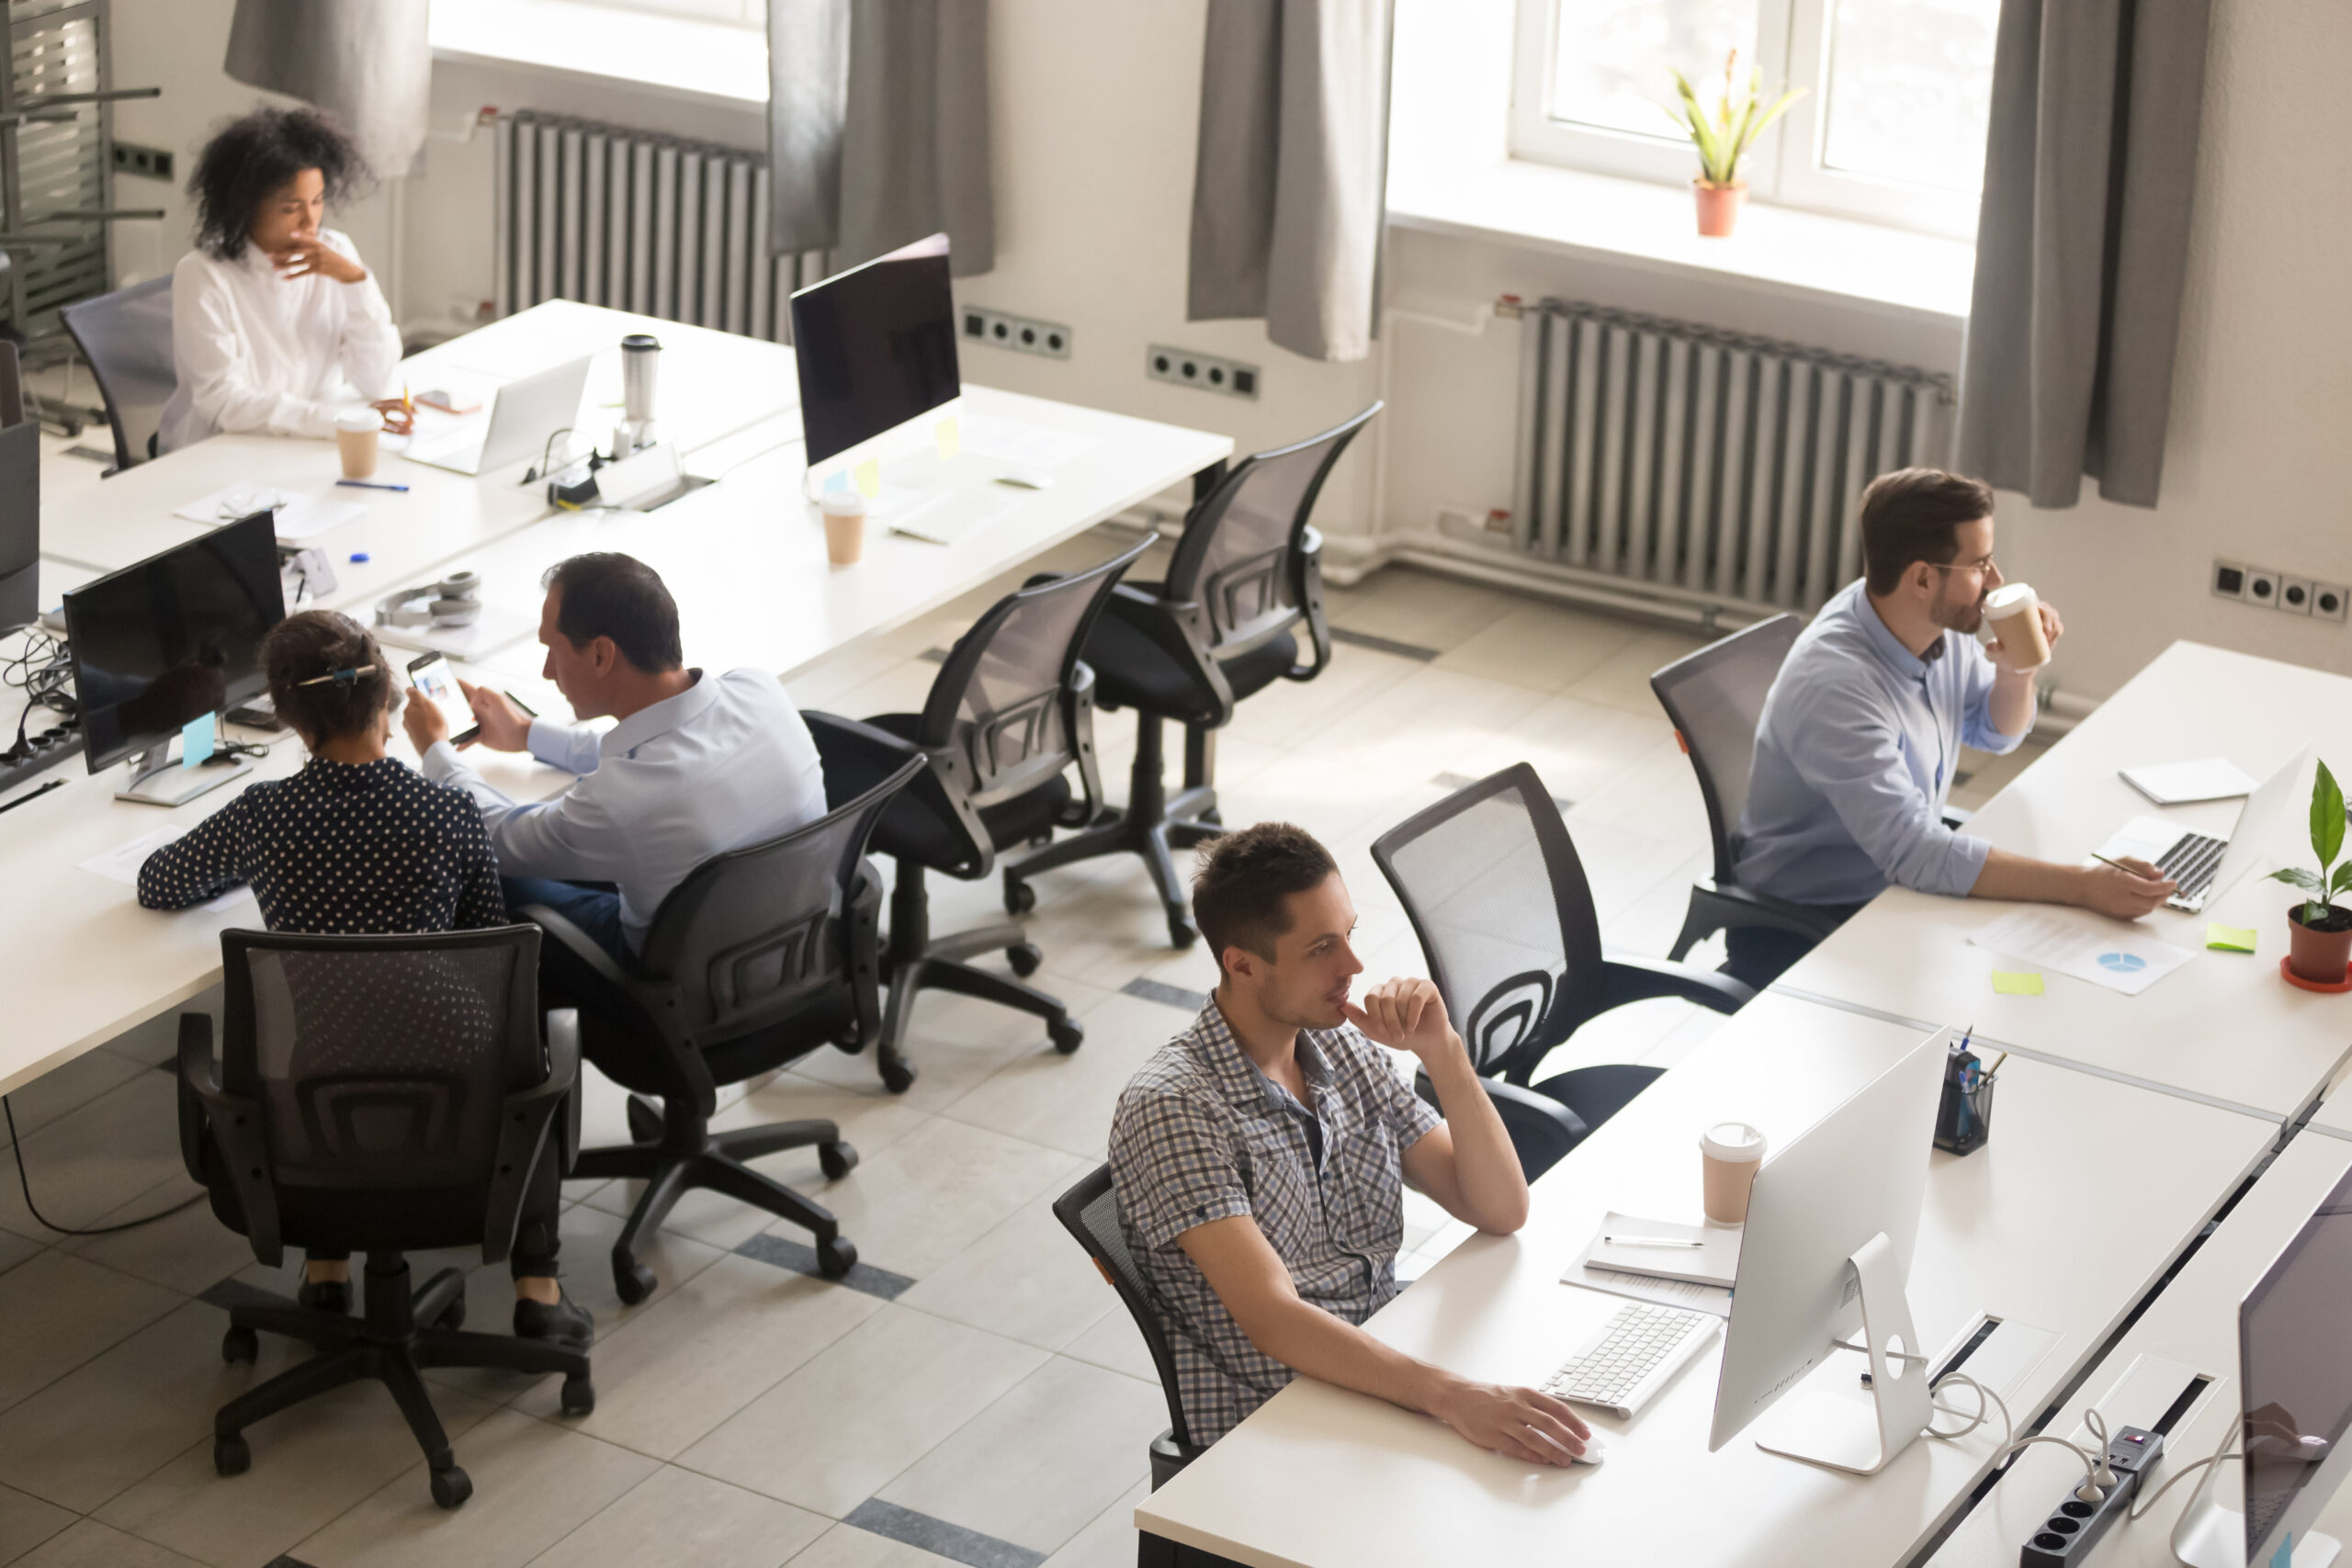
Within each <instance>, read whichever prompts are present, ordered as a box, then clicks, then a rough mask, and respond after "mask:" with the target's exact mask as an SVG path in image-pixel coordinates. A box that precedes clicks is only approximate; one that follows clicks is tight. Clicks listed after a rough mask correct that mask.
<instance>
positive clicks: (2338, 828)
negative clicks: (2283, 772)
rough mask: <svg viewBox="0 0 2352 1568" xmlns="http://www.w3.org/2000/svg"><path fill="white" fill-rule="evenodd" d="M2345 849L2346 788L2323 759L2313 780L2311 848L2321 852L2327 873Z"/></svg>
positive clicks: (2324, 871)
mask: <svg viewBox="0 0 2352 1568" xmlns="http://www.w3.org/2000/svg"><path fill="white" fill-rule="evenodd" d="M2343 851H2344V791H2343V789H2342V788H2341V787H2340V786H2339V785H2338V784H2336V782H2335V774H2334V773H2329V772H2328V771H2327V764H2326V763H2325V762H2322V763H2321V764H2320V765H2319V776H2318V777H2317V778H2314V779H2313V780H2312V853H2314V854H2316V855H2318V856H2319V869H2320V874H2321V875H2323V876H2324V875H2326V874H2327V868H2328V867H2329V866H2331V865H2334V864H2335V857H2336V856H2337V855H2338V854H2341V853H2342V852H2343Z"/></svg>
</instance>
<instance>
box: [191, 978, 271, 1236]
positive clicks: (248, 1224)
mask: <svg viewBox="0 0 2352 1568" xmlns="http://www.w3.org/2000/svg"><path fill="white" fill-rule="evenodd" d="M179 1067H180V1095H181V1101H182V1102H181V1109H180V1157H181V1158H182V1159H184V1160H186V1161H187V1168H188V1174H189V1175H191V1176H193V1177H194V1178H195V1179H197V1180H198V1182H201V1183H202V1184H203V1185H204V1186H205V1187H206V1188H207V1189H208V1190H209V1188H210V1187H211V1185H212V1183H211V1180H210V1179H208V1178H207V1177H206V1175H205V1171H204V1165H203V1160H202V1158H201V1157H200V1155H199V1152H198V1148H199V1144H200V1140H201V1135H202V1132H203V1129H204V1127H205V1126H206V1125H209V1127H210V1128H211V1132H212V1144H213V1147H214V1148H216V1149H217V1150H219V1151H220V1168H221V1170H222V1171H225V1172H226V1173H227V1174H228V1178H229V1184H230V1185H231V1186H232V1187H234V1188H235V1189H236V1190H237V1201H238V1203H239V1205H240V1206H241V1207H242V1208H243V1210H244V1212H245V1239H246V1240H247V1241H249V1242H251V1243H252V1244H253V1249H254V1259H255V1260H256V1261H257V1262H259V1263H260V1264H262V1266H263V1267H265V1268H268V1269H275V1268H277V1266H278V1265H279V1264H281V1263H283V1262H284V1261H285V1260H286V1247H285V1245H284V1243H283V1242H282V1241H281V1240H280V1239H279V1231H278V1221H277V1189H276V1188H274V1187H272V1186H271V1185H270V1184H269V1175H268V1164H267V1161H266V1156H265V1153H264V1150H263V1147H262V1139H261V1108H260V1107H259V1106H257V1105H255V1104H254V1102H253V1101H252V1100H247V1099H245V1098H244V1097H243V1095H237V1094H230V1093H227V1092H226V1091H224V1090H223V1089H221V1087H220V1064H219V1063H218V1062H216V1061H215V1060H214V1059H213V1055H212V1020H211V1019H210V1018H209V1016H207V1015H206V1014H204V1013H200V1012H184V1013H182V1014H180V1061H179ZM191 1098H192V1099H193V1100H195V1101H196V1105H195V1107H193V1108H191V1107H190V1106H188V1104H187V1100H189V1099H191ZM192 1124H193V1125H192Z"/></svg>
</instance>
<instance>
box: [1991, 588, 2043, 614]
mask: <svg viewBox="0 0 2352 1568" xmlns="http://www.w3.org/2000/svg"><path fill="white" fill-rule="evenodd" d="M2040 602H2041V601H2040V600H2039V599H2038V598H2037V597H2036V596H2035V594H2034V592H2033V584H2031V583H2030V582H2004V583H2003V584H2001V586H1999V587H1998V588H1996V589H1995V590H1993V592H1990V593H1987V594H1986V595H1985V614H1986V615H2008V614H2010V613H2012V612H2014V611H2018V610H2022V609H2024V608H2025V607H2026V606H2027V605H2029V604H2039V603H2040Z"/></svg>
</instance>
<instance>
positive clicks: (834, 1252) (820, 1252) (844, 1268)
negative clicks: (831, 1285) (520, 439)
mask: <svg viewBox="0 0 2352 1568" xmlns="http://www.w3.org/2000/svg"><path fill="white" fill-rule="evenodd" d="M856 1267H857V1244H856V1243H855V1242H854V1241H851V1240H850V1239H849V1238H848V1237H847V1236H835V1237H834V1238H833V1239H832V1240H831V1241H820V1242H819V1243H818V1244H817V1272H819V1273H820V1274H822V1275H823V1276H824V1277H825V1278H826V1279H828V1280H838V1279H840V1278H841V1277H842V1275H844V1274H847V1273H848V1272H849V1271H850V1270H851V1269H854V1268H856Z"/></svg>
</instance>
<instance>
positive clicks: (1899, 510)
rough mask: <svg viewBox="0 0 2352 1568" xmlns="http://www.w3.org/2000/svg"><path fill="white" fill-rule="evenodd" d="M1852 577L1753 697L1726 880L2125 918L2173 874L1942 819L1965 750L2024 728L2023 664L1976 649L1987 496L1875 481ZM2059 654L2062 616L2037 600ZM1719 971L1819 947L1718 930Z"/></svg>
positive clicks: (1834, 895) (1926, 474)
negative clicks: (1750, 743)
mask: <svg viewBox="0 0 2352 1568" xmlns="http://www.w3.org/2000/svg"><path fill="white" fill-rule="evenodd" d="M1861 525H1862V563H1863V576H1862V579H1861V581H1859V582H1852V583H1849V584H1847V586H1846V587H1845V588H1843V589H1841V590H1840V591H1839V592H1838V593H1837V594H1835V595H1834V596H1832V597H1831V599H1830V601H1829V603H1827V604H1825V605H1823V606H1822V607H1821V612H1820V614H1818V615H1815V617H1814V618H1813V624H1812V625H1811V626H1807V627H1806V628H1805V629H1804V633H1803V634H1802V635H1801V636H1799V637H1798V638H1797V640H1796V646H1795V647H1793V648H1792V649H1790V650H1789V657H1788V661H1787V662H1786V663H1785V664H1783V665H1781V672H1780V674H1779V676H1778V677H1777V678H1775V679H1774V681H1773V682H1772V690H1771V692H1770V694H1769V695H1768V696H1767V697H1766V698H1765V700H1764V716H1763V718H1762V720H1761V722H1760V723H1758V726H1757V729H1756V765H1755V771H1754V773H1753V774H1752V776H1751V778H1750V780H1749V784H1748V795H1747V809H1746V810H1745V811H1744V812H1742V813H1741V816H1740V822H1739V835H1740V843H1739V850H1738V860H1737V872H1738V877H1739V884H1740V886H1743V887H1745V888H1747V889H1748V890H1749V891H1750V892H1753V893H1761V894H1764V895H1766V896H1768V897H1774V898H1781V899H1786V900H1788V901H1789V902H1791V903H1795V904H1803V905H1808V906H1812V907H1814V908H1816V909H1818V910H1820V911H1821V912H1823V913H1825V914H1827V915H1828V916H1830V917H1831V919H1833V920H1843V919H1846V918H1847V917H1848V916H1849V915H1851V914H1852V913H1853V912H1854V911H1855V910H1856V909H1858V908H1861V906H1862V905H1863V904H1864V903H1866V902H1867V901H1868V900H1870V899H1871V898H1872V897H1876V896H1877V895H1878V894H1879V893H1880V892H1881V891H1882V890H1883V889H1884V888H1885V887H1886V886H1887V885H1888V884H1889V883H1899V884H1901V885H1902V886H1905V887H1911V888H1917V890H1918V891H1920V892H1922V893H1942V894H1947V895H1949V896H1951V897H1978V898H2020V899H2029V900H2031V901H2034V902H2038V903H2045V904H2075V905H2079V906H2081V907H2082V908H2086V909H2096V910H2098V911H2099V912H2100V913H2101V914H2106V915H2113V916H2116V917H2118V918H2119V919H2137V918H2138V917H2140V916H2142V915H2144V914H2147V913H2148V912H2149V911H2150V910H2152V909H2154V908H2156V907H2157V906H2158V905H2160V904H2162V903H2163V902H2164V901H2165V898H2166V897H2168V896H2169V895H2170V894H2171V893H2172V891H2173V884H2172V883H2171V882H2169V881H2167V880H2165V878H2164V877H2163V875H2162V874H2160V873H2159V872H2158V871H2157V870H2156V868H2155V867H2154V866H2153V865H2150V864H2148V863H2146V862H2144V861H2132V860H2127V861H2125V862H2124V863H2122V865H2121V866H2120V867H2119V866H2109V865H2098V866H2092V867H2088V868H2086V867H2081V866H2072V865H2057V864H2053V863H2051V862H2049V861H2038V860H2030V859H2028V858H2027V857H2025V856H2023V855H2013V854H2010V853H2009V852H2007V851H2006V850H1996V849H1995V848H1994V847H1993V846H1992V845H1990V844H1988V843H1986V842H1985V840H1982V839H1978V838H1973V837H1971V836H1970V835H1968V834H1966V833H1962V832H1959V831H1957V830H1955V829H1953V828H1951V827H1950V826H1948V825H1947V824H1946V823H1945V821H1944V802H1945V799H1946V797H1947V796H1949V795H1951V775H1952V769H1953V768H1954V766H1955V765H1957V763H1958V761H1959V759H1960V749H1961V747H1962V745H1968V746H1973V747H1974V748H1976V749H1977V750H1980V751H1993V752H2003V751H2009V750H2015V749H2016V747H2017V745H2018V742H2019V741H2021V740H2023V739H2025V735H2026V731H2027V730H2029V729H2031V728H2033V709H2034V701H2033V671H2031V670H2021V669H2017V668H2015V667H2013V666H2012V665H2011V664H2010V662H2009V660H2010V659H2011V658H2012V657H2013V655H2012V654H2011V652H2010V650H2009V649H2007V648H2005V647H2004V646H2003V645H2002V644H2001V643H1999V642H1995V643H1994V644H1993V645H1992V646H1991V647H1990V648H1989V649H1987V648H1985V647H1982V646H1980V645H1979V644H1978V643H1977V641H1976V638H1975V636H1974V633H1975V631H1976V628H1977V626H1979V625H1980V624H1981V623H1982V622H1983V620H1984V618H1985V595H1986V594H1987V593H1989V592H1992V591H1993V590H1994V589H1995V588H1997V587H1999V586H2000V583H2001V569H2000V568H1999V567H1997V566H1996V565H1995V564H1994V563H1993V492H1992V491H1991V489H1990V488H1989V487H1987V486H1985V485H1983V484H1980V483H1978V482H1977V481H1976V480H1974V479H1962V478H1961V477H1960V476H1959V475H1957V474H1948V473H1945V472H1943V471H1942V470H1940V469H1937V468H1903V469H1899V470H1897V471H1896V472H1894V473H1891V474H1882V475H1881V476H1879V478H1878V479H1874V480H1872V481H1871V487H1870V488H1869V489H1868V490H1866V491H1863V492H1862V504H1861ZM2040 614H2041V626H2042V631H2043V633H2044V635H2045V636H2047V637H2048V638H2049V640H2050V642H2051V644H2052V646H2053V647H2054V646H2055V645H2056V644H2057V641H2058V638H2059V637H2060V635H2061V633H2062V632H2063V631H2064V627H2063V626H2062V625H2061V624H2060V622H2059V619H2058V613H2057V611H2055V610H2053V609H2052V608H2051V606H2050V605H2048V604H2043V605H2041V609H2040ZM1728 942H1729V945H1730V950H1731V955H1730V960H1729V962H1727V963H1726V964H1724V969H1725V970H1726V971H1728V972H1729V973H1730V974H1732V975H1733V976H1736V977H1737V978H1739V979H1741V980H1743V981H1746V982H1747V984H1749V985H1752V986H1758V987H1761V986H1766V985H1769V984H1770V983H1771V981H1772V980H1773V979H1774V978H1776V977H1777V976H1779V975H1780V973H1781V971H1782V970H1784V969H1786V968H1787V967H1788V966H1789V965H1790V964H1794V963H1795V962H1796V961H1797V960H1798V959H1799V958H1802V957H1803V956H1804V953H1805V952H1806V951H1807V950H1808V949H1809V948H1811V947H1812V945H1813V939H1812V938H1810V937H1805V936H1801V935H1797V934H1795V933H1793V932H1788V931H1762V930H1743V931H1731V932H1730V933H1728Z"/></svg>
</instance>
